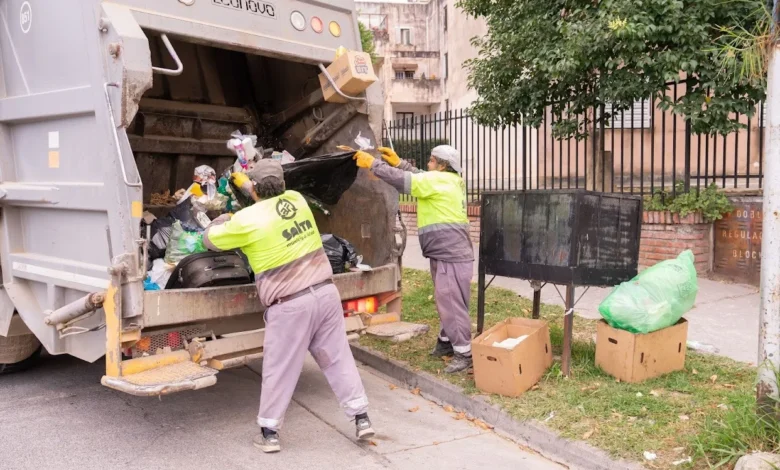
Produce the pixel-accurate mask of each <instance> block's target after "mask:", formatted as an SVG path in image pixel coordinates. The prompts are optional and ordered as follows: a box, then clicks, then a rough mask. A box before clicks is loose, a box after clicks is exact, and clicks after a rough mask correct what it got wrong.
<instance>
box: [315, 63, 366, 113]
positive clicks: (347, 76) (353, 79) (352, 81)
mask: <svg viewBox="0 0 780 470" xmlns="http://www.w3.org/2000/svg"><path fill="white" fill-rule="evenodd" d="M327 70H328V73H329V74H330V76H331V77H332V78H333V81H334V82H336V85H338V87H339V88H340V89H341V91H342V92H343V93H344V94H345V95H348V96H357V95H359V94H360V93H362V92H363V91H365V89H366V88H368V87H369V86H371V84H372V83H374V82H375V81H376V80H377V77H376V74H374V66H373V64H372V62H371V56H370V55H368V54H367V53H365V52H357V51H347V52H345V53H344V54H342V55H340V56H339V57H337V58H336V60H334V61H333V63H332V64H330V65H329V66H328V67H327ZM320 87H322V96H323V97H324V98H325V101H328V102H330V103H346V102H347V100H346V99H345V98H343V97H342V96H341V95H339V94H338V93H336V90H335V89H334V88H333V85H331V84H330V82H329V81H328V79H327V78H325V74H322V73H321V74H320Z"/></svg>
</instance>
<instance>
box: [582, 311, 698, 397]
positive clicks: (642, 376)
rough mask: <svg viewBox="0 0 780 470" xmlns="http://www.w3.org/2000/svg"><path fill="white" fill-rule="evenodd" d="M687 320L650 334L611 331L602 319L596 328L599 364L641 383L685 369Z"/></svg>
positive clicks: (615, 329)
mask: <svg viewBox="0 0 780 470" xmlns="http://www.w3.org/2000/svg"><path fill="white" fill-rule="evenodd" d="M687 338H688V321H687V320H685V318H681V319H680V321H678V322H677V323H676V324H674V325H672V326H670V327H668V328H664V329H661V330H658V331H653V332H652V333H647V334H635V333H631V332H629V331H625V330H618V329H617V328H612V327H611V326H609V324H608V323H607V322H606V321H604V320H601V321H599V323H598V327H597V329H596V365H597V366H598V367H601V369H602V370H603V371H604V372H606V373H608V374H609V375H611V376H613V377H615V378H618V379H620V380H621V381H623V382H632V383H637V382H642V381H645V380H647V379H651V378H653V377H658V376H660V375H663V374H667V373H669V372H674V371H677V370H683V369H684V368H685V347H686V340H687Z"/></svg>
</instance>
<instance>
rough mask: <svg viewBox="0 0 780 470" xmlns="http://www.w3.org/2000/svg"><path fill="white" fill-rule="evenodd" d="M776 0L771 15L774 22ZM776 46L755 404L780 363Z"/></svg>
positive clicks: (772, 387)
mask: <svg viewBox="0 0 780 470" xmlns="http://www.w3.org/2000/svg"><path fill="white" fill-rule="evenodd" d="M777 1H778V0H774V9H773V16H774V17H775V22H777ZM779 47H780V45H779V44H774V45H773V46H772V50H771V55H770V57H769V73H768V77H767V99H766V102H767V105H768V109H767V126H766V131H767V142H766V153H765V154H764V155H763V157H764V220H763V224H764V226H763V229H764V236H763V239H762V242H761V252H762V255H761V307H760V308H761V310H760V313H759V321H758V325H759V335H758V364H759V369H758V387H757V398H758V402H759V404H761V403H767V401H770V400H767V397H777V396H778V390H777V377H776V371H777V368H778V367H779V366H780V49H778V48H779Z"/></svg>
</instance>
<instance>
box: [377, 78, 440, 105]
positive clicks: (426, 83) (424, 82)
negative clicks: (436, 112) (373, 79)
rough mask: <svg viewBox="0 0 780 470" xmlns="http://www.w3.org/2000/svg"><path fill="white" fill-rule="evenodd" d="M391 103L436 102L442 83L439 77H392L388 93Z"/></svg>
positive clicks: (438, 101) (438, 98)
mask: <svg viewBox="0 0 780 470" xmlns="http://www.w3.org/2000/svg"><path fill="white" fill-rule="evenodd" d="M388 95H389V96H388V98H389V101H390V102H391V103H408V104H437V103H440V102H441V99H442V98H441V97H442V85H441V80H439V79H427V78H402V79H398V78H396V79H393V80H392V83H391V85H390V92H389V94H388Z"/></svg>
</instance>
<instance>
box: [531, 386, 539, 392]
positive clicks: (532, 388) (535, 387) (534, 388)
mask: <svg viewBox="0 0 780 470" xmlns="http://www.w3.org/2000/svg"><path fill="white" fill-rule="evenodd" d="M534 390H539V386H538V385H534V386H533V387H531V391H534Z"/></svg>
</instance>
